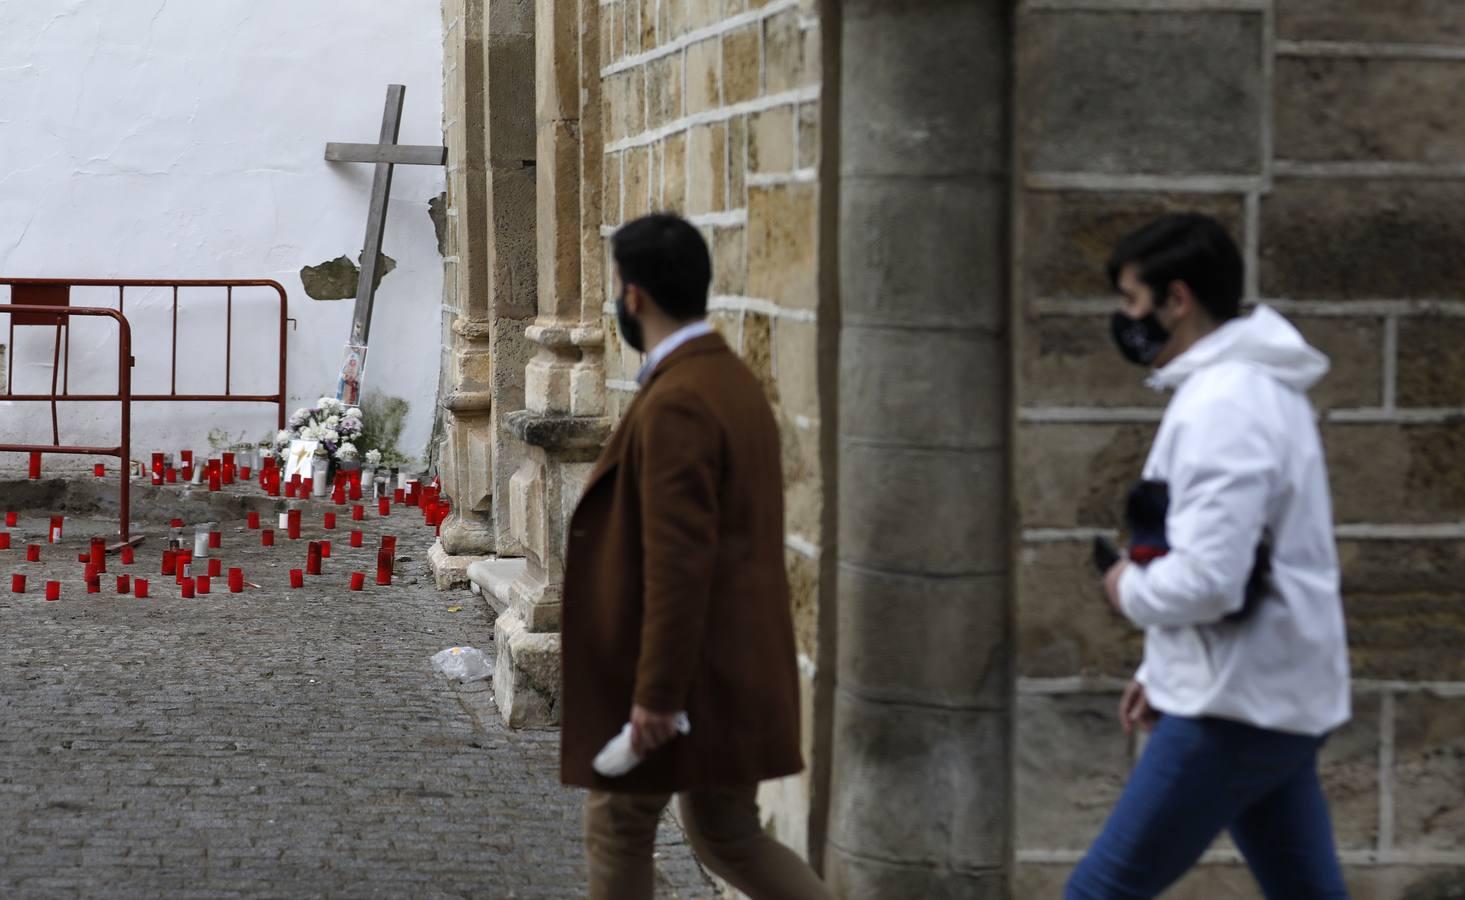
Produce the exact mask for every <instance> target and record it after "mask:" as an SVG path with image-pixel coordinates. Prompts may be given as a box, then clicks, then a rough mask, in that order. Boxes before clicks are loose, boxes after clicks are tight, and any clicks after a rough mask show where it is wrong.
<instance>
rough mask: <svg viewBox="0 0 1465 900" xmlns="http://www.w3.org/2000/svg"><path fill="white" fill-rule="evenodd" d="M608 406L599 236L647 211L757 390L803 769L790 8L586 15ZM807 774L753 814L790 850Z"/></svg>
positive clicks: (805, 654) (811, 67) (728, 2)
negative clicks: (692, 235)
mask: <svg viewBox="0 0 1465 900" xmlns="http://www.w3.org/2000/svg"><path fill="white" fill-rule="evenodd" d="M600 29H601V35H600V42H599V43H600V48H601V60H600V63H601V76H602V90H603V109H604V140H605V157H604V167H603V182H604V183H603V194H602V208H603V216H604V225H603V228H602V233H603V235H604V236H605V238H606V242H605V244H606V266H607V268H606V277H605V285H606V292H607V294H606V297H605V333H606V363H605V365H606V375H607V380H608V385H607V386H608V389H609V393H608V398H609V399H608V405H609V407H610V411H611V414H612V415H615V416H618V415H619V414H620V413H621V412H622V411H623V410H624V409H625V407H626V405H627V404H628V403H629V402H630V399H631V397H632V395H633V393H634V390H635V377H636V372H637V370H638V369H639V368H640V366H641V362H642V360H641V357H640V356H639V355H638V354H635V353H634V352H632V351H631V350H630V349H629V348H627V347H626V346H625V345H624V344H623V343H621V342H620V340H619V339H618V337H617V336H616V330H615V316H614V306H613V301H614V297H613V295H612V292H613V290H614V287H613V278H612V274H611V273H612V269H611V263H610V254H609V235H610V234H611V233H612V232H613V231H614V230H615V227H616V226H617V225H618V224H620V223H622V222H625V221H629V220H630V219H633V218H635V217H636V216H639V215H642V214H644V213H646V212H649V211H652V210H672V211H676V212H679V213H681V214H683V215H685V216H687V217H688V218H689V219H690V220H691V221H692V222H694V223H695V224H696V225H697V226H698V227H699V228H701V229H702V232H703V234H704V236H705V237H706V239H707V243H708V245H709V247H711V249H712V253H713V269H714V283H713V297H712V301H711V308H712V314H711V320H712V323H713V325H714V326H715V327H716V328H717V329H718V330H719V331H720V332H721V333H722V334H723V335H724V336H725V337H726V338H727V340H728V342H729V343H730V344H731V345H732V346H733V347H734V348H735V349H736V350H737V351H738V352H739V353H741V354H742V356H743V358H744V359H745V360H746V361H747V362H748V364H749V365H750V366H752V368H753V370H754V371H755V372H756V373H757V374H758V376H759V378H760V379H762V381H763V383H764V385H765V387H766V388H767V391H768V397H769V400H770V401H771V402H772V403H773V405H774V409H775V411H776V413H777V415H778V420H779V424H780V426H781V429H782V433H783V446H784V482H785V486H786V490H787V500H788V513H787V547H788V550H787V563H788V572H789V580H790V584H791V586H792V589H793V604H794V619H795V628H796V631H797V637H798V646H799V652H800V662H801V670H802V671H803V674H804V687H805V691H804V714H805V721H806V728H805V734H806V737H807V738H808V739H807V740H806V747H805V757H806V760H807V761H809V762H810V763H811V765H812V763H813V762H814V757H815V750H814V744H813V734H814V726H813V721H814V715H815V708H814V707H815V703H814V679H815V674H816V668H817V664H816V660H818V658H819V656H818V652H819V648H818V633H819V616H818V595H819V589H820V588H819V585H820V558H821V550H822V547H823V545H824V544H823V540H824V539H823V528H822V520H823V512H824V511H823V502H822V492H823V484H822V481H821V471H822V466H821V449H820V448H821V434H820V406H819V393H818V388H819V383H818V363H819V352H818V341H817V335H818V329H819V327H820V292H819V288H818V284H817V279H818V273H819V265H818V258H819V230H818V225H819V216H818V213H819V209H818V206H819V196H818V194H819V191H818V185H817V183H816V178H815V175H816V171H817V166H818V163H819V122H818V112H819V110H818V101H819V91H820V84H819V81H820V29H819V20H818V17H817V15H816V13H815V4H814V3H812V2H807V0H806V2H802V3H801V2H799V0H772V2H767V3H758V2H755V0H689V2H681V0H676V2H673V0H660V2H658V0H612V2H609V3H602V4H601V7H600ZM809 792H810V784H809V776H808V775H807V774H806V775H805V776H801V777H796V778H793V779H788V780H786V781H785V782H782V783H780V784H777V785H770V786H769V787H768V788H767V789H766V794H765V797H764V804H765V813H766V814H769V815H771V818H772V822H771V828H772V830H773V831H775V832H776V833H777V834H778V836H779V837H780V839H782V840H784V841H786V842H788V843H790V844H791V845H793V846H794V847H796V848H798V849H799V850H801V851H802V850H803V849H804V848H805V841H806V834H807V829H808V822H807V819H808V811H809Z"/></svg>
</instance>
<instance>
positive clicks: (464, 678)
mask: <svg viewBox="0 0 1465 900" xmlns="http://www.w3.org/2000/svg"><path fill="white" fill-rule="evenodd" d="M432 667H433V668H434V669H436V670H437V671H439V672H441V673H442V674H444V675H446V676H448V677H449V678H454V679H457V680H458V681H461V682H465V683H466V682H470V681H481V680H482V679H484V678H490V677H492V676H493V669H492V668H490V667H489V665H488V658H487V657H485V656H484V655H483V651H482V650H479V649H477V648H474V647H449V648H448V649H446V650H441V651H439V652H437V653H434V654H433V656H432Z"/></svg>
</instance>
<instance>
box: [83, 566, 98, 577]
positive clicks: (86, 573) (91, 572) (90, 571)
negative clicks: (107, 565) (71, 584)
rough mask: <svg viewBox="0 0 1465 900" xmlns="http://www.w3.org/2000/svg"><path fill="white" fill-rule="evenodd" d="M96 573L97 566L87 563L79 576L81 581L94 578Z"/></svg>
mask: <svg viewBox="0 0 1465 900" xmlns="http://www.w3.org/2000/svg"><path fill="white" fill-rule="evenodd" d="M97 575H98V573H97V567H96V566H94V565H92V564H91V563H87V564H86V568H85V569H83V570H82V575H81V577H82V580H83V581H91V580H92V579H93V578H96V577H97Z"/></svg>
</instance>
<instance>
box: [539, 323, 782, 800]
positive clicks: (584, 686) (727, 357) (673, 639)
mask: <svg viewBox="0 0 1465 900" xmlns="http://www.w3.org/2000/svg"><path fill="white" fill-rule="evenodd" d="M562 622H563V625H562V636H563V659H564V663H563V665H564V672H563V674H564V683H563V693H562V695H561V696H562V699H561V703H562V706H561V710H560V721H561V727H562V729H563V731H562V735H561V759H560V762H561V778H562V779H563V781H564V782H565V783H566V784H571V785H580V786H583V787H593V788H598V789H600V790H611V791H625V792H657V793H659V792H667V793H669V792H674V791H679V790H685V789H688V788H693V787H701V786H713V785H719V786H730V785H738V784H748V783H752V782H756V781H761V780H764V779H768V778H778V777H781V776H784V775H791V774H793V773H795V772H798V771H799V770H800V769H802V768H803V761H802V759H801V756H800V751H799V746H800V742H799V691H798V680H797V679H798V675H797V661H796V658H795V648H794V635H793V621H792V616H791V613H790V611H789V593H788V580H787V576H786V574H785V571H784V537H783V472H782V466H781V457H780V452H779V437H778V426H777V423H776V422H775V421H774V418H773V413H772V411H771V410H770V409H769V406H768V400H767V399H766V397H765V396H764V393H763V388H762V386H761V385H760V384H759V383H758V380H757V379H756V378H755V377H754V376H753V373H752V372H751V371H749V370H748V368H747V366H745V365H744V364H743V362H742V360H740V359H739V358H738V357H737V356H736V355H735V354H734V353H733V352H732V351H731V350H729V349H728V346H727V344H726V343H725V342H724V341H723V339H722V338H721V337H719V336H717V335H708V336H706V337H701V338H697V339H695V340H693V341H690V342H688V343H687V344H685V345H684V346H682V347H680V348H678V349H677V350H676V351H675V352H673V353H672V354H671V355H670V356H669V357H667V358H666V359H665V360H664V361H663V362H662V363H661V365H660V366H658V367H657V369H656V371H655V372H654V373H653V374H652V376H651V379H650V381H649V382H648V383H647V384H646V385H645V386H644V387H642V389H641V391H640V392H639V393H638V394H637V396H636V399H635V400H634V401H632V403H631V406H630V408H629V409H628V410H627V411H626V414H625V417H624V419H623V420H622V422H621V425H620V427H619V428H618V429H617V430H616V433H615V435H614V436H613V437H612V438H611V440H610V443H609V444H608V445H607V446H606V448H605V451H604V452H603V453H602V454H601V457H600V461H599V462H598V463H597V464H596V467H595V470H594V472H593V473H592V474H591V476H590V480H589V481H588V482H587V484H586V488H585V494H584V496H583V497H582V499H581V501H580V505H579V508H578V509H576V511H575V514H574V516H573V517H572V519H571V521H570V536H569V546H568V550H567V556H566V570H565V593H564V611H563V619H562ZM633 702H635V703H639V704H641V705H642V706H645V707H647V708H649V709H653V710H658V711H665V712H675V711H677V710H682V709H685V710H686V711H687V715H688V717H689V718H690V719H691V722H692V731H691V734H689V735H685V736H681V737H677V738H674V739H673V740H672V741H671V742H670V743H669V744H667V745H666V746H664V747H662V748H661V749H659V750H657V751H655V752H654V753H652V754H651V755H650V756H649V757H648V758H647V759H646V760H644V761H643V762H642V763H641V764H640V765H639V766H638V767H636V768H635V769H633V770H632V771H631V772H630V773H629V774H627V775H625V776H623V777H621V778H613V779H607V778H602V777H600V776H599V775H597V774H595V772H594V770H593V769H592V768H591V760H592V759H594V757H595V754H596V753H598V752H599V751H600V748H601V747H602V746H604V745H605V742H606V741H608V740H610V739H611V738H612V737H614V736H615V735H616V733H617V732H619V731H620V730H621V726H622V725H624V724H625V723H626V721H627V720H628V719H629V718H630V713H631V705H632V703H633Z"/></svg>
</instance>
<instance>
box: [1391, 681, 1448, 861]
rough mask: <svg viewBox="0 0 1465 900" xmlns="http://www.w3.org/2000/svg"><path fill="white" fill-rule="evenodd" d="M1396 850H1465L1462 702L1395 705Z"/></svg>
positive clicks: (1409, 700) (1422, 695)
mask: <svg viewBox="0 0 1465 900" xmlns="http://www.w3.org/2000/svg"><path fill="white" fill-rule="evenodd" d="M1394 702H1395V704H1396V707H1395V708H1396V715H1395V718H1394V845H1395V846H1397V847H1399V848H1401V849H1405V850H1420V851H1423V850H1437V851H1448V852H1452V853H1459V852H1460V851H1461V849H1462V848H1465V698H1460V697H1441V696H1439V695H1436V694H1432V693H1429V692H1419V693H1407V694H1399V695H1398V696H1397V697H1395V700H1394Z"/></svg>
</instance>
